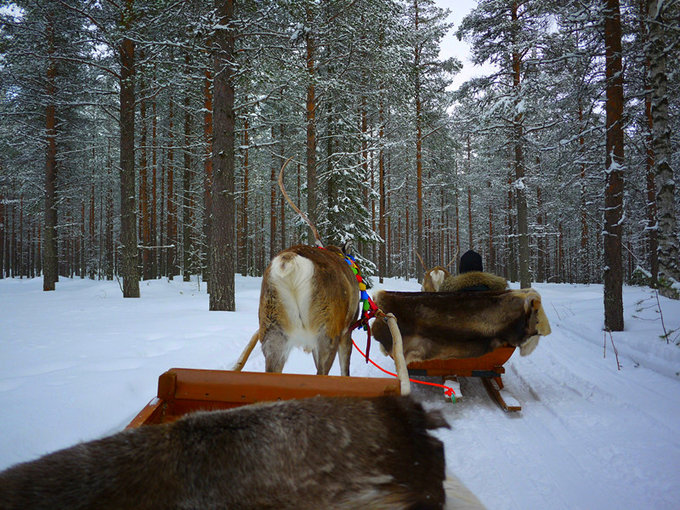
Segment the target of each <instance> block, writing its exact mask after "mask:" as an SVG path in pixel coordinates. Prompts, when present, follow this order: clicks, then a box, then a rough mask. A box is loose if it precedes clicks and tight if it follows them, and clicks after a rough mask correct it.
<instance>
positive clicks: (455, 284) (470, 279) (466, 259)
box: [439, 250, 508, 292]
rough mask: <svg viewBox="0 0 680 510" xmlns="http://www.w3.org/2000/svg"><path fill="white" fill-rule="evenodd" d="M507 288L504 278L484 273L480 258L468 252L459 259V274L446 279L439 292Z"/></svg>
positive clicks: (475, 253)
mask: <svg viewBox="0 0 680 510" xmlns="http://www.w3.org/2000/svg"><path fill="white" fill-rule="evenodd" d="M507 288H508V282H507V281H506V280H505V278H503V277H502V276H496V275H495V274H491V273H485V272H484V269H483V266H482V256H481V255H480V254H479V253H477V252H476V251H473V250H468V251H466V252H465V253H464V254H463V256H462V257H461V258H460V274H458V275H451V276H449V277H448V278H446V279H445V280H444V283H442V286H441V287H440V288H439V292H468V291H484V290H505V289H507Z"/></svg>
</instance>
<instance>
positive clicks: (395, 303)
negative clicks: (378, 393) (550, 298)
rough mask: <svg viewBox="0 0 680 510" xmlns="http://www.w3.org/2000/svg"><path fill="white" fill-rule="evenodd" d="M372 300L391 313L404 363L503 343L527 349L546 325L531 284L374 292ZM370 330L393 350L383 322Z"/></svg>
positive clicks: (465, 354)
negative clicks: (513, 287)
mask: <svg viewBox="0 0 680 510" xmlns="http://www.w3.org/2000/svg"><path fill="white" fill-rule="evenodd" d="M373 299H374V301H375V303H376V305H378V307H379V308H380V309H381V310H382V311H383V312H385V313H392V314H394V316H395V317H396V319H397V324H398V326H399V330H400V332H401V335H402V338H403V345H404V358H405V360H406V363H411V362H413V361H425V360H430V359H448V358H475V357H479V356H482V355H484V354H486V353H489V352H491V351H493V350H494V349H496V348H498V347H502V346H513V347H519V348H520V353H521V354H522V355H523V356H526V355H527V354H530V353H531V352H533V350H534V349H535V348H536V346H537V345H538V340H539V338H540V337H541V336H545V335H548V334H550V324H549V323H548V318H547V317H546V315H545V312H544V311H543V306H542V305H541V296H540V295H539V294H538V292H536V291H535V290H533V289H522V290H506V291H488V292H391V291H384V290H383V291H379V292H377V293H376V294H375V296H374V298H373ZM372 331H373V335H374V337H375V338H376V339H377V340H378V341H379V342H380V343H381V345H382V346H383V348H384V349H385V351H387V352H388V353H389V352H392V336H391V335H390V332H389V330H388V328H387V325H386V324H385V323H384V321H381V320H376V321H375V322H374V323H373V328H372Z"/></svg>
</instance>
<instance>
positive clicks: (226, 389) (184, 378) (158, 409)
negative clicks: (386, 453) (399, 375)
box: [127, 368, 400, 428]
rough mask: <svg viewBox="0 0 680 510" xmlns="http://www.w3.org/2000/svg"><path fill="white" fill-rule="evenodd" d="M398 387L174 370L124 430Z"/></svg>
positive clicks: (379, 381) (370, 381) (371, 380)
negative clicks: (207, 413)
mask: <svg viewBox="0 0 680 510" xmlns="http://www.w3.org/2000/svg"><path fill="white" fill-rule="evenodd" d="M399 388H400V387H399V380H398V379H388V378H375V377H342V376H329V375H301V374H277V373H259V372H258V373H256V372H233V371H230V370H197V369H183V368H172V369H170V370H168V371H167V372H165V373H164V374H162V375H161V376H160V377H159V378H158V394H157V396H156V397H155V398H153V399H152V400H151V401H150V402H149V403H148V404H147V405H146V407H144V409H142V410H141V411H140V412H139V414H137V416H135V418H134V419H133V420H132V421H131V422H130V424H129V425H128V426H127V428H134V427H139V426H141V425H151V424H158V423H168V422H172V421H175V420H177V419H178V418H179V417H180V416H182V415H184V414H187V413H190V412H193V411H215V410H218V409H229V408H232V407H239V406H243V405H247V404H253V403H255V402H265V401H271V400H289V399H296V398H305V397H314V396H316V395H321V396H344V397H374V396H379V395H399V394H400V389H399Z"/></svg>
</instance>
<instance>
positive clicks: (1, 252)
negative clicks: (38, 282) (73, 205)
mask: <svg viewBox="0 0 680 510" xmlns="http://www.w3.org/2000/svg"><path fill="white" fill-rule="evenodd" d="M1 172H2V165H1V164H0V173H1ZM5 225H7V218H6V216H5V197H4V196H3V195H2V192H0V280H2V279H3V278H4V277H5ZM39 244H40V237H38V245H39ZM38 273H39V271H38Z"/></svg>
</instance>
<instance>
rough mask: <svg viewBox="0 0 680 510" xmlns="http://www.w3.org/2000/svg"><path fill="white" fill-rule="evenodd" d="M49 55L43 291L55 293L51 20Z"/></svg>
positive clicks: (51, 25)
mask: <svg viewBox="0 0 680 510" xmlns="http://www.w3.org/2000/svg"><path fill="white" fill-rule="evenodd" d="M47 38H48V54H49V55H50V59H49V62H48V67H47V97H48V105H47V108H46V111H45V114H46V121H45V135H46V137H47V153H46V163H45V242H44V261H43V290H44V291H47V290H54V288H55V283H56V282H57V281H59V265H58V264H59V263H58V260H57V230H56V229H57V203H56V183H57V140H56V138H57V119H56V108H55V105H54V102H55V99H54V94H55V80H56V77H57V67H56V63H55V61H54V59H53V58H52V54H53V53H54V51H55V49H54V20H53V19H52V17H48V25H47Z"/></svg>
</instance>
